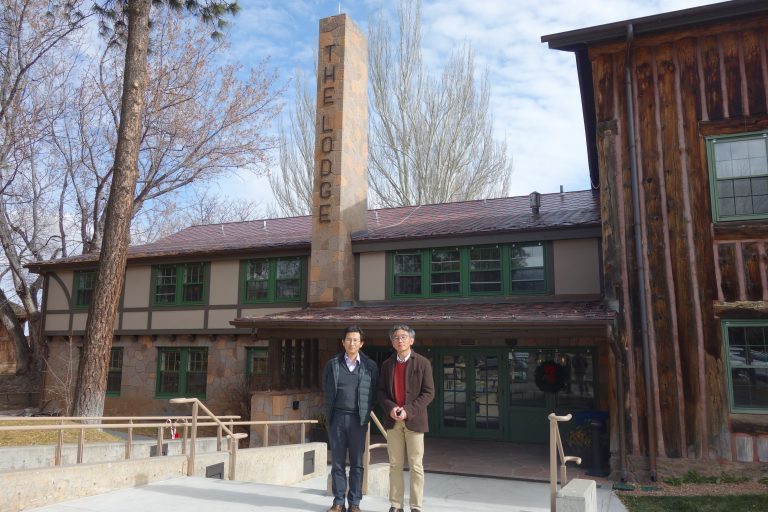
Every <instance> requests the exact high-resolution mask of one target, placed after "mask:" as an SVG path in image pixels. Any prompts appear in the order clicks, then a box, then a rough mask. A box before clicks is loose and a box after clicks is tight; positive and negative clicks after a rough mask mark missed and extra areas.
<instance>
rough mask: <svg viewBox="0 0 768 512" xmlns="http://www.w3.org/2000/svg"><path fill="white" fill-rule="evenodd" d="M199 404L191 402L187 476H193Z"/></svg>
mask: <svg viewBox="0 0 768 512" xmlns="http://www.w3.org/2000/svg"><path fill="white" fill-rule="evenodd" d="M199 404H200V402H198V401H197V400H195V401H194V402H192V445H191V446H190V447H189V459H188V460H187V476H194V474H195V452H196V451H197V408H198V406H199Z"/></svg>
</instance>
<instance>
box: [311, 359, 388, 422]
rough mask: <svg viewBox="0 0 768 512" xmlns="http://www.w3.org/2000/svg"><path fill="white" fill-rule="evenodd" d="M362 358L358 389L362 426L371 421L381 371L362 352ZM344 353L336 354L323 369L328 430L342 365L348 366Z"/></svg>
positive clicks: (358, 404)
mask: <svg viewBox="0 0 768 512" xmlns="http://www.w3.org/2000/svg"><path fill="white" fill-rule="evenodd" d="M358 355H359V356H360V373H359V378H360V385H359V386H358V387H357V406H358V408H359V409H360V426H364V425H366V424H368V421H369V420H370V419H371V408H373V397H374V395H375V394H376V383H377V381H378V378H379V369H378V367H377V366H376V363H375V362H374V361H373V359H371V358H370V357H368V356H366V355H365V354H363V353H362V352H359V353H358ZM346 364H347V363H346V362H345V361H344V352H341V353H339V354H336V355H335V356H333V357H332V358H330V359H329V360H328V362H327V363H325V368H324V369H323V394H324V396H325V418H326V425H327V426H328V428H330V426H331V420H333V410H334V407H335V405H336V383H337V382H338V381H339V371H340V369H341V365H346Z"/></svg>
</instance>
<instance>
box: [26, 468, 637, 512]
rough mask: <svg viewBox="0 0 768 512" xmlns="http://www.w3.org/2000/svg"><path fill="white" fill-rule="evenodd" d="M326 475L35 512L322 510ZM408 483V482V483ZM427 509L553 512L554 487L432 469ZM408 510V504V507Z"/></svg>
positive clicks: (608, 507) (605, 510)
mask: <svg viewBox="0 0 768 512" xmlns="http://www.w3.org/2000/svg"><path fill="white" fill-rule="evenodd" d="M325 485H326V479H325V478H324V477H321V478H314V479H312V480H306V481H304V482H301V483H299V484H296V485H294V486H291V487H283V486H276V485H265V484H252V483H245V482H234V481H226V480H214V479H210V478H199V477H186V478H176V479H173V480H167V481H164V482H158V483H154V484H150V485H145V486H142V487H134V488H130V489H124V490H120V491H114V492H111V493H107V494H102V495H99V496H91V497H89V498H82V499H79V500H74V501H68V502H64V503H59V504H56V505H50V506H47V507H42V508H37V509H33V510H34V511H36V512H135V511H141V512H169V511H175V510H188V511H196V510H205V511H206V512H244V511H253V510H259V511H264V512H278V511H280V512H291V511H294V512H295V511H317V512H325V510H326V509H327V508H328V507H329V506H330V505H331V501H332V499H331V498H329V497H328V496H326V495H325ZM406 488H407V483H406ZM424 494H425V497H424V511H425V512H429V511H437V510H439V511H441V512H481V511H483V512H486V511H489V512H502V511H504V512H548V511H549V486H548V485H547V484H544V483H540V482H523V481H516V480H502V479H495V478H477V477H467V476H455V475H443V474H429V473H428V474H427V476H426V488H425V491H424ZM597 498H598V511H599V512H626V510H627V509H626V508H625V507H624V505H622V504H621V502H620V501H619V499H618V498H617V497H616V496H615V495H614V493H613V492H612V491H611V490H610V489H606V488H598V490H597ZM361 508H362V510H363V511H364V512H386V511H387V510H388V509H389V502H388V500H387V499H386V498H380V497H369V496H365V497H364V498H363V502H362V503H361ZM406 510H407V509H406Z"/></svg>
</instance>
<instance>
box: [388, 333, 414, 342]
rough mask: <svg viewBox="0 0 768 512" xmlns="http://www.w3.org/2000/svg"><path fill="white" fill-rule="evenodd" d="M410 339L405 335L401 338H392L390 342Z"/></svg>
mask: <svg viewBox="0 0 768 512" xmlns="http://www.w3.org/2000/svg"><path fill="white" fill-rule="evenodd" d="M409 339H411V337H410V336H408V335H407V334H403V335H402V336H392V341H400V340H409Z"/></svg>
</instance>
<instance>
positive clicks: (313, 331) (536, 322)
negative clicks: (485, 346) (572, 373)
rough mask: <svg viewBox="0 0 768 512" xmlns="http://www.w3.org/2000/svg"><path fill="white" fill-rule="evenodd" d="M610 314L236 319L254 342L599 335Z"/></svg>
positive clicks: (336, 310)
mask: <svg viewBox="0 0 768 512" xmlns="http://www.w3.org/2000/svg"><path fill="white" fill-rule="evenodd" d="M614 317H615V312H613V311H610V310H608V309H606V307H605V305H604V304H603V303H602V302H600V301H584V302H509V303H491V304H482V303H467V304H456V303H451V304H402V305H399V304H398V305H381V306H374V305H370V306H352V307H346V308H344V307H331V308H312V307H309V308H304V309H301V310H295V311H288V312H281V313H274V314H271V315H264V316H259V317H242V318H236V319H235V320H233V321H232V322H231V323H232V324H233V325H234V326H235V327H238V328H248V329H254V330H257V332H258V336H259V337H260V338H262V337H263V338H270V337H291V338H302V337H306V338H321V337H338V335H339V332H340V331H341V330H343V329H344V328H345V327H347V326H349V325H358V326H360V327H362V328H363V329H365V331H366V333H367V336H368V337H372V336H383V337H386V333H387V332H388V331H389V329H390V327H392V326H393V325H395V324H408V325H409V326H411V327H412V328H413V329H415V330H416V332H417V335H418V336H419V337H430V338H435V337H452V338H455V337H469V336H471V337H473V338H484V337H485V338H488V337H496V338H498V337H499V336H503V337H506V338H514V337H516V336H524V335H528V336H531V335H535V336H562V335H569V336H574V335H578V336H582V335H583V336H589V335H597V336H601V337H602V336H605V328H606V326H607V325H609V324H611V323H612V322H613V319H614Z"/></svg>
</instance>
